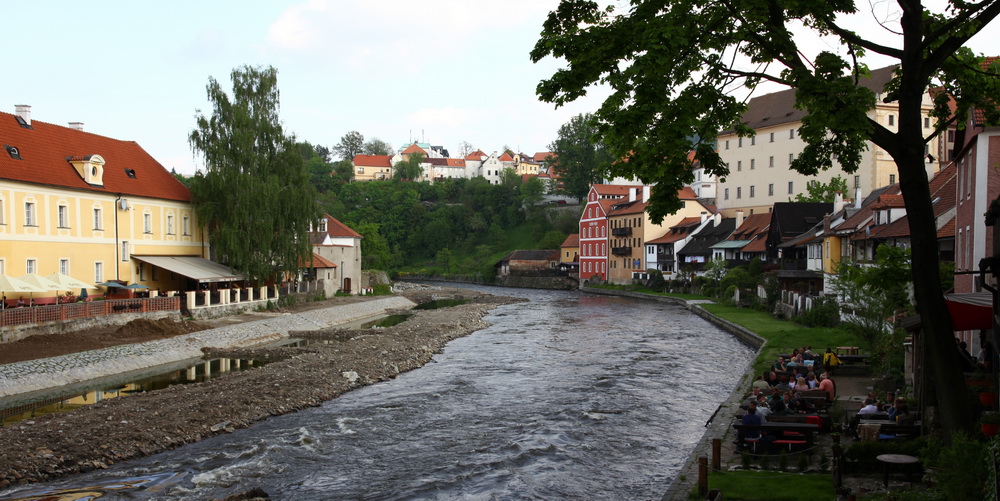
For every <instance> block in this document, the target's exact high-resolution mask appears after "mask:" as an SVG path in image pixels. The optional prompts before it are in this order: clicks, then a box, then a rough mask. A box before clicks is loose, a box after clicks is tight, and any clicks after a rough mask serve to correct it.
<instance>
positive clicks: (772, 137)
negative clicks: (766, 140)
mask: <svg viewBox="0 0 1000 501" xmlns="http://www.w3.org/2000/svg"><path fill="white" fill-rule="evenodd" d="M770 142H772V143H773V142H774V133H773V132H772V133H771V141H770Z"/></svg>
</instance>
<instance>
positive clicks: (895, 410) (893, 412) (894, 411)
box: [885, 397, 906, 421]
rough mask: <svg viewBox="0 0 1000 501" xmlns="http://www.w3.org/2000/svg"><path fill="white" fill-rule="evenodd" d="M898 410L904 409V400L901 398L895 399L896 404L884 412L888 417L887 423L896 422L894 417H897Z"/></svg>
mask: <svg viewBox="0 0 1000 501" xmlns="http://www.w3.org/2000/svg"><path fill="white" fill-rule="evenodd" d="M900 409H906V399H904V398H903V397H899V398H897V399H896V403H894V404H893V405H892V407H889V408H888V409H887V410H886V411H885V412H886V413H887V414H888V415H889V421H896V416H898V415H899V412H900Z"/></svg>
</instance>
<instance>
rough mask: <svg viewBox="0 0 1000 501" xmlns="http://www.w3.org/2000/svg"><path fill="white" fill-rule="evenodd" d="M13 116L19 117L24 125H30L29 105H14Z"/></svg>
mask: <svg viewBox="0 0 1000 501" xmlns="http://www.w3.org/2000/svg"><path fill="white" fill-rule="evenodd" d="M14 114H15V115H17V116H19V117H21V119H22V120H24V123H26V124H28V125H31V105H28V104H15V105H14Z"/></svg>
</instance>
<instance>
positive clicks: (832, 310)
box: [795, 297, 840, 327]
mask: <svg viewBox="0 0 1000 501" xmlns="http://www.w3.org/2000/svg"><path fill="white" fill-rule="evenodd" d="M795 322H796V323H798V324H801V325H804V326H806V327H836V326H838V325H840V303H839V302H837V298H835V297H817V298H813V305H812V308H810V309H809V310H808V311H806V312H805V313H803V314H802V315H799V317H798V318H796V319H795Z"/></svg>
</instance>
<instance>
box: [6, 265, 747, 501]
mask: <svg viewBox="0 0 1000 501" xmlns="http://www.w3.org/2000/svg"><path fill="white" fill-rule="evenodd" d="M463 287H467V286H464V285H463ZM469 288H476V289H481V290H487V291H488V292H491V293H494V294H500V295H513V296H521V297H525V298H528V299H529V300H530V302H528V303H518V304H513V305H508V306H501V307H499V308H497V309H496V310H494V311H493V312H492V313H491V314H490V315H489V316H487V317H486V320H487V321H488V322H490V323H491V324H492V325H491V326H490V327H489V328H487V329H483V330H481V331H478V332H475V333H473V334H471V335H469V336H467V337H463V338H460V339H457V340H454V341H452V342H451V343H449V344H448V345H447V346H446V348H445V350H444V352H443V353H440V354H438V355H436V356H435V357H434V361H433V363H430V364H428V365H426V366H425V367H423V368H420V369H417V370H415V371H411V372H408V373H405V374H402V375H400V376H399V377H398V378H396V379H394V380H391V381H388V382H383V383H379V384H376V385H372V386H368V387H364V388H361V389H358V390H355V391H352V392H350V393H348V394H346V395H343V396H341V397H339V398H337V399H335V400H332V401H329V402H327V403H325V404H324V405H322V406H321V407H317V408H312V409H309V410H305V411H302V412H298V413H294V414H288V415H284V416H279V417H275V418H272V419H268V420H267V421H265V422H262V423H259V424H257V425H254V426H253V427H251V428H249V429H242V430H237V431H236V432H235V433H231V434H225V435H219V436H216V437H212V438H210V439H206V440H204V441H202V442H199V443H197V444H192V445H188V446H185V447H183V448H180V449H176V450H173V451H168V452H165V453H161V454H157V455H155V456H150V457H148V458H144V459H139V460H136V461H131V462H128V463H124V464H119V465H115V466H113V467H112V468H110V469H108V470H101V471H96V472H91V473H88V474H84V475H79V476H75V477H72V478H68V479H64V480H61V481H57V482H52V483H49V484H43V485H35V486H31V487H29V488H21V489H16V490H12V491H8V492H6V493H0V497H3V498H7V497H13V498H20V497H27V496H40V495H42V494H43V493H54V492H60V491H62V492H63V493H64V494H63V496H64V497H62V498H60V497H53V498H49V499H93V497H88V496H94V495H96V496H102V495H103V496H105V497H106V498H110V499H199V500H201V499H211V498H221V497H225V496H226V495H229V494H233V493H236V492H242V491H245V490H248V489H250V488H252V487H257V486H259V487H261V488H262V489H263V490H264V491H266V492H267V493H268V494H270V496H271V498H272V499H294V500H328V499H504V500H506V499H616V500H617V499H659V498H660V497H661V496H662V495H663V494H664V492H666V490H667V488H668V487H669V484H670V482H671V481H672V480H673V478H674V476H675V475H676V474H677V472H678V471H679V470H680V468H681V466H682V465H683V463H684V462H685V461H686V459H687V457H688V455H689V454H690V452H691V451H692V450H693V447H694V446H695V444H696V443H697V442H698V440H699V439H700V437H701V435H702V433H703V431H704V424H705V422H706V421H707V420H708V419H709V417H711V415H712V413H713V412H714V411H715V409H716V407H717V406H718V404H719V403H721V402H722V401H723V400H724V399H725V398H726V397H727V396H728V395H729V394H730V392H731V391H732V390H733V388H734V387H735V385H736V384H738V382H739V380H740V376H742V374H743V372H744V371H745V369H746V368H747V366H748V364H749V363H750V361H751V359H752V357H753V351H752V350H751V349H750V348H748V347H746V346H745V345H743V344H741V343H740V342H739V341H737V340H736V339H735V338H734V337H733V336H731V335H729V334H728V333H725V332H723V331H721V330H720V329H718V328H716V327H715V326H713V325H711V324H709V323H708V322H706V321H705V320H703V319H701V318H699V317H697V316H696V315H694V314H692V313H690V312H689V311H688V310H686V309H685V308H682V307H679V306H674V305H669V304H663V303H658V302H652V301H641V300H635V299H628V298H617V297H608V296H596V295H588V294H583V293H580V292H575V291H574V292H563V291H540V290H529V289H502V288H491V287H469ZM66 491H76V492H78V493H81V494H70V493H69V492H66ZM83 492H90V493H93V495H82V493H83ZM57 496H58V495H57Z"/></svg>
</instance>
